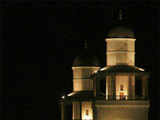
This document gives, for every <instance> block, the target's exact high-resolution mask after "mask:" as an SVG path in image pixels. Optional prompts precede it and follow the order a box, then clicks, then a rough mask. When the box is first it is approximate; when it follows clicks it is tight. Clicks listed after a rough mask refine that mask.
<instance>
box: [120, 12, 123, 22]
mask: <svg viewBox="0 0 160 120" xmlns="http://www.w3.org/2000/svg"><path fill="white" fill-rule="evenodd" d="M122 17H123V16H122V9H120V10H119V20H120V21H121V20H122Z"/></svg>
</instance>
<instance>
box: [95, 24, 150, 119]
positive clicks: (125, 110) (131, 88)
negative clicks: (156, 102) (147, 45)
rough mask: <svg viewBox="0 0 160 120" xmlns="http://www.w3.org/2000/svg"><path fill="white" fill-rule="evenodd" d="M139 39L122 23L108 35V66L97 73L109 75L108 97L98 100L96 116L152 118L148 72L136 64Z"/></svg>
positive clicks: (100, 76) (98, 77) (107, 81)
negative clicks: (149, 114)
mask: <svg viewBox="0 0 160 120" xmlns="http://www.w3.org/2000/svg"><path fill="white" fill-rule="evenodd" d="M135 40H136V39H135V35H134V32H133V30H132V29H131V28H129V27H126V26H125V25H122V24H121V25H118V26H115V27H113V28H112V29H110V31H109V33H108V37H107V38H106V39H105V41H106V67H104V68H101V69H100V70H98V71H97V72H95V74H94V75H93V76H94V77H93V78H94V79H96V81H100V80H101V79H106V101H103V100H101V101H98V100H97V101H96V110H97V111H96V116H97V117H96V118H95V119H96V120H148V112H149V99H148V80H147V78H148V74H147V73H146V72H145V71H144V69H142V68H139V67H136V66H135Z"/></svg>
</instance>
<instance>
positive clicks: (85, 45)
mask: <svg viewBox="0 0 160 120" xmlns="http://www.w3.org/2000/svg"><path fill="white" fill-rule="evenodd" d="M84 48H86V49H87V48H88V46H87V40H84Z"/></svg>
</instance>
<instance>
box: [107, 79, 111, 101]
mask: <svg viewBox="0 0 160 120" xmlns="http://www.w3.org/2000/svg"><path fill="white" fill-rule="evenodd" d="M107 81H108V99H109V100H110V99H112V86H111V85H112V77H111V76H108V78H107Z"/></svg>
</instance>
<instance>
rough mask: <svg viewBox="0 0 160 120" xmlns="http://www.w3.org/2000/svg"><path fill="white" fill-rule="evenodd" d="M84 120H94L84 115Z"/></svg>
mask: <svg viewBox="0 0 160 120" xmlns="http://www.w3.org/2000/svg"><path fill="white" fill-rule="evenodd" d="M83 120H92V117H91V116H89V115H84V118H83Z"/></svg>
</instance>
